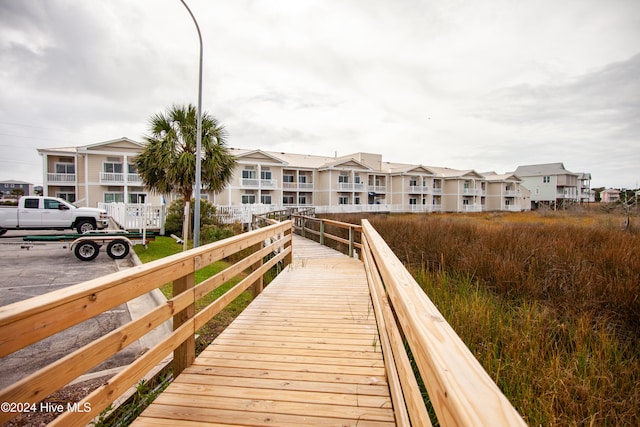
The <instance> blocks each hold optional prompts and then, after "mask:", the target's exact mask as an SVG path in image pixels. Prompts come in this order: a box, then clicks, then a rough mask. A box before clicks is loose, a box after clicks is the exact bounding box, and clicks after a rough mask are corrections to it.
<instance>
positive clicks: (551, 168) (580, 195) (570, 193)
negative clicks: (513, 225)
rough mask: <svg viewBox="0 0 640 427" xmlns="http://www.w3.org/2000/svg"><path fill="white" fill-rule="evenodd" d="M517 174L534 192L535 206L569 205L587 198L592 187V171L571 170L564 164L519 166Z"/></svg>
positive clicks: (533, 202) (564, 206)
mask: <svg viewBox="0 0 640 427" xmlns="http://www.w3.org/2000/svg"><path fill="white" fill-rule="evenodd" d="M515 174H516V175H517V176H518V177H520V178H521V179H522V185H523V186H524V187H525V188H527V189H529V190H530V191H531V204H532V207H534V208H535V207H538V206H541V205H546V206H550V207H553V208H561V209H562V208H566V207H568V206H570V205H572V204H575V203H580V202H581V201H584V200H585V199H587V198H588V197H589V194H590V190H591V189H590V188H589V187H590V185H591V174H589V173H574V172H570V171H568V170H567V169H566V168H565V167H564V164H562V163H546V164H538V165H525V166H518V168H517V169H516V170H515ZM587 200H588V199H587Z"/></svg>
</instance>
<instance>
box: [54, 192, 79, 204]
mask: <svg viewBox="0 0 640 427" xmlns="http://www.w3.org/2000/svg"><path fill="white" fill-rule="evenodd" d="M56 197H58V198H60V199H64V200H66V201H67V202H69V203H73V202H75V201H76V194H75V193H58V192H57V193H56Z"/></svg>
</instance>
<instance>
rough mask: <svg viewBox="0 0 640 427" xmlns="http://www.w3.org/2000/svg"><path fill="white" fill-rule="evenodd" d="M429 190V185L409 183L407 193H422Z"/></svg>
mask: <svg viewBox="0 0 640 427" xmlns="http://www.w3.org/2000/svg"><path fill="white" fill-rule="evenodd" d="M428 192H429V187H426V186H422V185H410V186H409V193H417V194H424V193H428Z"/></svg>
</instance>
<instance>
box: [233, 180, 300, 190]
mask: <svg viewBox="0 0 640 427" xmlns="http://www.w3.org/2000/svg"><path fill="white" fill-rule="evenodd" d="M286 184H295V183H293V182H288V183H286ZM240 185H241V186H242V187H244V188H266V189H275V188H276V187H277V186H278V181H277V180H275V179H257V178H242V181H240ZM284 188H290V187H284Z"/></svg>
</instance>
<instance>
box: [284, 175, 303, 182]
mask: <svg viewBox="0 0 640 427" xmlns="http://www.w3.org/2000/svg"><path fill="white" fill-rule="evenodd" d="M282 182H294V181H293V175H283V176H282ZM300 182H302V181H300Z"/></svg>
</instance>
